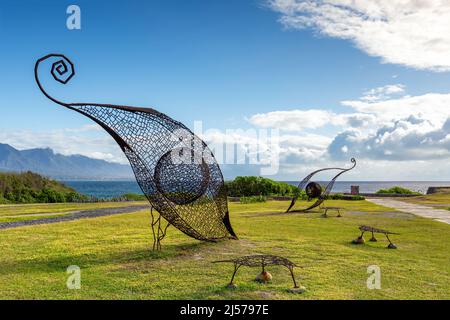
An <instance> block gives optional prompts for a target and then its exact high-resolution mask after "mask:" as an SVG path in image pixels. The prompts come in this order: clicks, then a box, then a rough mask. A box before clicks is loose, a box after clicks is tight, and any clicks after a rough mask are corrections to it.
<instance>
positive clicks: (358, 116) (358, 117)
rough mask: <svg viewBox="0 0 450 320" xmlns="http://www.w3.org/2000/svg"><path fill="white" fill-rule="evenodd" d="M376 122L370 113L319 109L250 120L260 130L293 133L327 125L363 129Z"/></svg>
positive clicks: (269, 113)
mask: <svg viewBox="0 0 450 320" xmlns="http://www.w3.org/2000/svg"><path fill="white" fill-rule="evenodd" d="M374 121H375V117H374V116H373V115H372V114H369V113H349V114H337V113H334V112H331V111H325V110H319V109H309V110H298V109H297V110H286V111H272V112H268V113H258V114H256V115H253V116H251V117H250V119H249V122H250V123H251V124H253V125H254V126H257V127H260V128H273V129H279V130H282V131H291V132H294V131H303V130H305V129H318V128H322V127H325V126H327V125H333V126H341V127H342V126H351V127H361V126H368V125H370V124H371V123H372V122H374Z"/></svg>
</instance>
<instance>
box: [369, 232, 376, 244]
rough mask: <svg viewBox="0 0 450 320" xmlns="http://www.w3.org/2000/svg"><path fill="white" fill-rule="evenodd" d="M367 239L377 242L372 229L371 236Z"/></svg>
mask: <svg viewBox="0 0 450 320" xmlns="http://www.w3.org/2000/svg"><path fill="white" fill-rule="evenodd" d="M369 241H372V242H377V239H376V238H375V235H374V234H373V231H372V238H370V240H369Z"/></svg>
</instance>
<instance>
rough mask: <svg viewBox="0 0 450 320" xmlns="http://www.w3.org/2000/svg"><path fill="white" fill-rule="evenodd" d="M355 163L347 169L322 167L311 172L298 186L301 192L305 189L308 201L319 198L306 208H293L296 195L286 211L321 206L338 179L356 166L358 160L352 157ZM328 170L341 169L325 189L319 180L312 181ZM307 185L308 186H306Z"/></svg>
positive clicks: (307, 209) (304, 210)
mask: <svg viewBox="0 0 450 320" xmlns="http://www.w3.org/2000/svg"><path fill="white" fill-rule="evenodd" d="M350 161H351V162H352V163H353V166H352V167H351V168H348V169H345V168H325V169H320V170H317V171H314V172H312V173H310V174H309V175H307V176H306V177H305V178H304V179H303V180H302V181H301V182H300V183H299V185H298V188H299V190H300V192H301V191H302V190H305V192H306V195H307V196H308V201H311V200H312V199H317V200H316V202H314V204H312V205H311V206H309V207H308V208H306V209H303V210H292V208H293V207H294V205H295V203H296V202H297V199H298V196H295V197H293V198H292V201H291V205H290V206H289V208H288V209H287V210H286V213H288V212H306V211H309V210H311V209H313V208H316V207H318V206H320V205H321V204H322V203H323V202H324V201H325V199H326V198H327V197H328V195H329V194H330V192H331V190H332V189H333V186H334V183H335V182H336V179H337V178H339V177H340V176H341V175H342V174H343V173H345V172H347V171H350V170H352V169H353V168H355V167H356V160H355V159H354V158H352V159H351V160H350ZM327 170H338V171H340V172H339V173H338V174H337V175H335V176H334V177H333V179H331V181H330V182H329V183H328V184H327V186H326V187H325V190H323V188H322V186H321V185H320V184H319V183H317V182H312V181H311V182H310V180H311V178H312V177H313V176H314V175H315V174H317V173H319V172H322V171H327ZM305 186H306V187H305Z"/></svg>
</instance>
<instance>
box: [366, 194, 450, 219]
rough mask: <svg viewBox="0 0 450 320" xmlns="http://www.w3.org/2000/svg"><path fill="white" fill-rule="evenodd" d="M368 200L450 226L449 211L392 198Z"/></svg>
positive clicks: (368, 199)
mask: <svg viewBox="0 0 450 320" xmlns="http://www.w3.org/2000/svg"><path fill="white" fill-rule="evenodd" d="M366 200H367V201H370V202H373V203H376V204H379V205H382V206H385V207H389V208H394V209H396V210H399V211H403V212H406V213H411V214H414V215H416V216H421V217H425V218H430V219H434V220H436V221H440V222H444V223H448V224H450V211H449V210H442V209H434V208H432V207H428V206H424V205H420V204H415V203H407V202H404V201H399V200H394V199H390V198H366Z"/></svg>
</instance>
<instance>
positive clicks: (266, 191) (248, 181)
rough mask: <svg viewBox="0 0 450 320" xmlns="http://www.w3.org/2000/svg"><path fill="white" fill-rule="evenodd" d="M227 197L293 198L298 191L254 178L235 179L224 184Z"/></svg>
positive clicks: (275, 182) (287, 185)
mask: <svg viewBox="0 0 450 320" xmlns="http://www.w3.org/2000/svg"><path fill="white" fill-rule="evenodd" d="M225 186H226V189H227V194H228V196H229V197H251V196H260V195H261V196H266V197H267V196H294V195H298V194H299V189H298V188H297V187H295V186H292V185H290V184H288V183H285V182H277V181H273V180H271V179H267V178H263V177H255V176H247V177H236V179H234V180H233V181H227V182H225Z"/></svg>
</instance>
